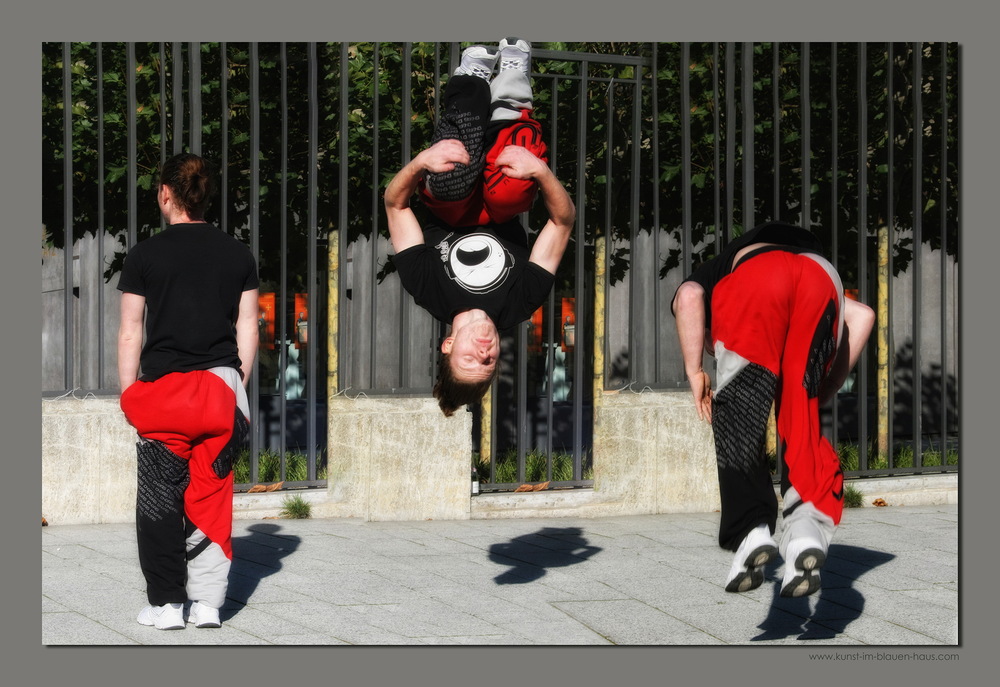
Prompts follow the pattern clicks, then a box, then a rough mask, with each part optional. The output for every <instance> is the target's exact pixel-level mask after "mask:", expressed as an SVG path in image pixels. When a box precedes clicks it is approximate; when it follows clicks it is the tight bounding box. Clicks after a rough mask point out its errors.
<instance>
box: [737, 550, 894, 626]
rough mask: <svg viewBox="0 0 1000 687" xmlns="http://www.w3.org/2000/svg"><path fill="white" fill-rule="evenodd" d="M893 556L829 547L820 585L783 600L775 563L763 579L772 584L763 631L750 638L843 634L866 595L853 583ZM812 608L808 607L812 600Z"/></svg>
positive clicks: (854, 617) (857, 614)
mask: <svg viewBox="0 0 1000 687" xmlns="http://www.w3.org/2000/svg"><path fill="white" fill-rule="evenodd" d="M894 558H895V556H894V555H892V554H890V553H884V552H882V551H874V550H872V549H865V548H862V547H859V546H840V545H837V544H833V545H831V546H830V551H829V555H828V557H827V561H826V565H824V566H823V568H822V570H821V572H820V580H821V584H822V586H821V587H820V590H819V591H818V592H817V593H816V594H814V595H812V596H803V597H799V598H797V599H785V598H782V597H781V596H780V593H781V575H780V574H778V566H779V564H778V563H772V564H771V565H770V566H768V570H767V571H766V573H765V574H766V579H767V580H769V581H773V583H774V601H773V602H772V604H771V608H770V611H769V612H768V615H767V618H765V619H764V621H763V622H762V623H761V624H760V625H758V626H757V627H759V628H760V629H761V630H763V632H762V633H761V634H759V635H757V636H756V637H754V638H753V639H751V640H750V641H753V642H759V641H763V640H773V639H783V638H785V637H791V636H794V635H797V637H796V639H799V640H815V639H833V638H834V637H836V636H837V635H839V634H841V633H843V632H844V631H845V630H846V629H847V626H848V625H850V624H851V622H852V621H854V620H857V619H858V618H859V617H861V612H862V611H863V610H864V607H865V597H864V596H863V595H862V594H861V592H859V591H858V590H857V589H854V588H853V587H852V585H853V583H854V582H855V581H856V580H857V579H858V578H860V577H861V576H862V575H864V574H865V573H866V572H868V571H869V570H872V569H873V568H876V567H878V566H880V565H882V564H884V563H888V562H889V561H891V560H892V559H894ZM812 599H815V602H816V606H815V609H813V610H811V600H812Z"/></svg>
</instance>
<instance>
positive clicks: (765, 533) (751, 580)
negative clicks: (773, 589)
mask: <svg viewBox="0 0 1000 687" xmlns="http://www.w3.org/2000/svg"><path fill="white" fill-rule="evenodd" d="M777 553H778V546H777V544H775V542H774V539H773V538H772V537H771V530H770V528H768V526H767V525H766V524H761V525H758V526H757V527H755V528H754V529H752V530H750V532H749V534H747V536H746V537H744V538H743V541H742V542H741V543H740V546H739V548H738V549H736V554H735V555H734V556H733V566H732V567H731V568H730V569H729V577H727V578H726V591H727V592H748V591H750V590H751V589H756V588H757V587H759V586H760V585H761V584H763V582H764V566H765V565H767V563H768V562H769V561H771V560H772V559H773V558H774V557H775V555H777Z"/></svg>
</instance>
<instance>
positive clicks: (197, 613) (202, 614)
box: [188, 601, 222, 627]
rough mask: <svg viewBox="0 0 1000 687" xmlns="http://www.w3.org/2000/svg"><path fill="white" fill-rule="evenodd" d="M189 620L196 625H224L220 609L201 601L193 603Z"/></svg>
mask: <svg viewBox="0 0 1000 687" xmlns="http://www.w3.org/2000/svg"><path fill="white" fill-rule="evenodd" d="M188 622H189V623H194V626H195V627H222V621H221V620H219V609H218V608H212V607H211V606H206V605H205V604H203V603H201V602H200V601H195V602H194V603H193V604H191V610H190V611H189V612H188Z"/></svg>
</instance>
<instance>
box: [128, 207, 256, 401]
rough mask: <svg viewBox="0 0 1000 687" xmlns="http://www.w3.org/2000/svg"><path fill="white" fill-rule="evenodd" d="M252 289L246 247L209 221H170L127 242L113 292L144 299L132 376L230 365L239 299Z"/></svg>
mask: <svg viewBox="0 0 1000 687" xmlns="http://www.w3.org/2000/svg"><path fill="white" fill-rule="evenodd" d="M257 286H258V278H257V264H256V262H255V260H254V258H253V255H252V254H251V252H250V249H249V248H247V246H246V245H245V244H243V243H241V242H240V241H239V240H237V239H235V238H233V237H232V236H229V235H228V234H225V233H224V232H222V231H220V230H219V229H217V228H216V227H214V226H212V225H211V224H174V225H171V226H170V227H168V228H167V229H166V230H165V231H161V232H160V233H158V234H155V235H154V236H151V237H150V238H148V239H146V240H144V241H140V242H139V243H138V244H136V245H135V246H133V247H132V249H131V250H130V251H129V252H128V254H127V255H126V256H125V265H124V267H123V268H122V273H121V277H120V278H119V280H118V290H119V291H124V292H126V293H134V294H137V295H140V296H143V297H144V298H145V299H146V343H145V344H144V345H143V348H142V354H141V356H140V359H139V365H140V367H141V368H142V376H141V377H140V379H141V380H143V381H152V380H154V379H158V378H159V377H162V376H163V375H165V374H168V373H170V372H189V371H191V370H207V369H210V368H213V367H234V368H236V369H237V370H238V369H239V368H240V359H239V355H238V353H237V347H236V319H237V317H238V315H239V305H240V298H241V297H242V295H243V292H244V291H249V290H251V289H256V288H257Z"/></svg>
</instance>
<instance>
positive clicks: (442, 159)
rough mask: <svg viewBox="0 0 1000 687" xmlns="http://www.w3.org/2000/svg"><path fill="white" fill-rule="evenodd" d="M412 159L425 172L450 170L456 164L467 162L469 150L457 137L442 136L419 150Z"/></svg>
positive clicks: (465, 163)
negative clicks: (442, 137)
mask: <svg viewBox="0 0 1000 687" xmlns="http://www.w3.org/2000/svg"><path fill="white" fill-rule="evenodd" d="M413 161H414V162H415V163H416V164H417V165H419V166H420V168H421V169H423V170H425V171H427V172H450V171H451V170H453V169H455V165H456V164H463V165H467V164H469V151H467V150H466V149H465V145H463V144H462V142H461V141H459V140H458V139H457V138H444V139H441V140H440V141H438V142H437V143H435V144H434V145H432V146H431V147H430V148H425V149H424V150H422V151H420V153H418V154H417V156H416V157H415V158H414V160H413Z"/></svg>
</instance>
